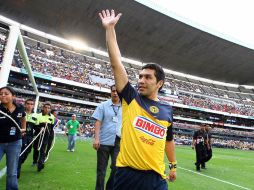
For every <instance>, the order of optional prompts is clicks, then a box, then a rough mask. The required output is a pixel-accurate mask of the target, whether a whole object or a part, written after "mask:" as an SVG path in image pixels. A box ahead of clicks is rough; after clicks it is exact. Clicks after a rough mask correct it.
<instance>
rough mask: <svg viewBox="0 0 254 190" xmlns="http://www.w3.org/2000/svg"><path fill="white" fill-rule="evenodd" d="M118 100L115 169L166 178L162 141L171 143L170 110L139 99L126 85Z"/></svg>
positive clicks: (161, 104) (142, 98) (161, 103)
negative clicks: (118, 139)
mask: <svg viewBox="0 0 254 190" xmlns="http://www.w3.org/2000/svg"><path fill="white" fill-rule="evenodd" d="M119 95H120V97H121V99H122V137H121V144H120V152H119V154H118V157H117V163H116V165H117V166H118V167H126V166H128V167H131V168H135V169H138V170H154V171H155V172H157V173H159V174H160V175H161V176H162V177H163V178H166V176H165V174H164V171H165V164H164V152H165V142H166V140H169V141H170V140H173V134H172V127H171V126H172V121H173V114H172V107H171V106H170V105H169V104H166V103H163V102H157V101H153V100H150V99H147V98H145V97H143V96H141V95H140V94H139V93H138V92H137V90H136V89H134V88H133V87H132V86H131V85H130V83H128V84H127V85H126V86H125V88H124V89H123V91H122V92H121V93H120V94H119Z"/></svg>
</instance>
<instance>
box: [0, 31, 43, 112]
mask: <svg viewBox="0 0 254 190" xmlns="http://www.w3.org/2000/svg"><path fill="white" fill-rule="evenodd" d="M9 28H10V31H9V36H8V39H7V44H6V47H5V50H4V54H3V61H2V66H1V70H0V87H3V86H6V85H7V83H8V78H9V75H10V70H11V64H12V60H13V56H14V52H15V48H16V47H17V49H18V51H19V54H20V57H21V59H22V62H23V63H24V65H25V70H26V72H27V75H28V77H29V80H30V82H31V83H32V87H33V90H34V92H35V94H36V99H35V106H34V112H36V111H37V107H38V104H39V98H40V96H39V91H38V88H37V85H36V82H35V79H34V76H33V72H32V68H31V65H30V62H29V58H28V55H27V52H26V47H25V44H24V41H23V37H22V35H21V32H20V29H19V27H18V26H9Z"/></svg>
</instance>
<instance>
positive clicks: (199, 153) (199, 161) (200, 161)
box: [195, 143, 206, 169]
mask: <svg viewBox="0 0 254 190" xmlns="http://www.w3.org/2000/svg"><path fill="white" fill-rule="evenodd" d="M195 149H196V163H195V164H196V166H197V169H200V165H201V166H202V167H205V157H206V153H205V146H204V145H203V143H199V144H197V145H196V147H195Z"/></svg>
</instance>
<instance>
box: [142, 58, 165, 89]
mask: <svg viewBox="0 0 254 190" xmlns="http://www.w3.org/2000/svg"><path fill="white" fill-rule="evenodd" d="M141 69H142V70H143V69H151V70H154V71H155V73H154V75H155V77H156V81H157V83H158V82H159V81H160V80H162V81H163V84H164V81H165V73H164V70H163V68H162V67H161V66H160V65H159V64H157V63H148V64H146V65H144V66H143V67H142V68H141ZM163 84H162V86H163ZM162 86H161V87H160V89H159V90H161V89H162Z"/></svg>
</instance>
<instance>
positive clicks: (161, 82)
mask: <svg viewBox="0 0 254 190" xmlns="http://www.w3.org/2000/svg"><path fill="white" fill-rule="evenodd" d="M163 83H164V81H163V80H160V81H159V82H158V83H157V84H158V85H159V89H160V88H161V87H162V85H163Z"/></svg>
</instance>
